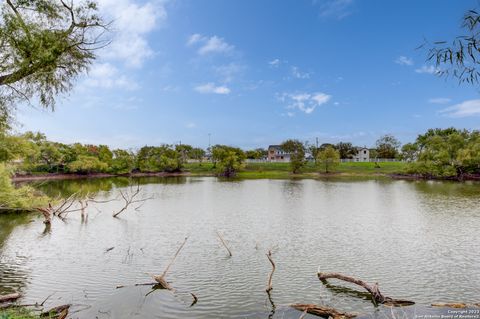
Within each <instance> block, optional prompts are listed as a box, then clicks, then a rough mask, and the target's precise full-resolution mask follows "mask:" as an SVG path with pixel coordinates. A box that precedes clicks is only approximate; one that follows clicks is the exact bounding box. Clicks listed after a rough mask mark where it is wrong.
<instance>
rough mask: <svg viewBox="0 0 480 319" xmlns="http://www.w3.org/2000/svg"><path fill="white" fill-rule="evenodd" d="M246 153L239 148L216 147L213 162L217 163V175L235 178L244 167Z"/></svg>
mask: <svg viewBox="0 0 480 319" xmlns="http://www.w3.org/2000/svg"><path fill="white" fill-rule="evenodd" d="M245 158H246V156H245V153H244V152H243V151H242V150H241V149H240V148H238V147H232V146H227V145H214V146H213V147H212V160H213V161H214V162H215V163H216V169H217V173H218V175H220V176H224V177H233V176H235V175H236V174H237V171H238V170H240V169H241V168H242V167H243V162H244V161H245Z"/></svg>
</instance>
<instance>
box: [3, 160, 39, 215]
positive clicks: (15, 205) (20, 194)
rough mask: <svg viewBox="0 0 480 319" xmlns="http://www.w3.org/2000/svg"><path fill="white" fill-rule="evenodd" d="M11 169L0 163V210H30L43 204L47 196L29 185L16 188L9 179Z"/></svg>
mask: <svg viewBox="0 0 480 319" xmlns="http://www.w3.org/2000/svg"><path fill="white" fill-rule="evenodd" d="M11 174H12V171H11V170H10V169H8V168H7V167H6V166H5V164H4V163H0V190H1V191H0V211H2V210H9V209H25V210H31V209H32V208H34V207H41V206H45V205H47V203H48V198H47V197H46V196H44V195H42V194H41V193H39V192H38V191H35V190H34V189H33V188H31V187H29V186H23V187H19V188H16V187H15V186H13V184H12V181H11V178H10V176H11Z"/></svg>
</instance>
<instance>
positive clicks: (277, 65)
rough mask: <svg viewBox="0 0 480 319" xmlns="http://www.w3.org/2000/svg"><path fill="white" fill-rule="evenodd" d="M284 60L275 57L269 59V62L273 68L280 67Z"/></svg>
mask: <svg viewBox="0 0 480 319" xmlns="http://www.w3.org/2000/svg"><path fill="white" fill-rule="evenodd" d="M281 63H282V62H281V61H280V60H279V59H273V60H272V61H268V64H269V65H270V66H271V67H272V68H278V67H279V66H280V64H281Z"/></svg>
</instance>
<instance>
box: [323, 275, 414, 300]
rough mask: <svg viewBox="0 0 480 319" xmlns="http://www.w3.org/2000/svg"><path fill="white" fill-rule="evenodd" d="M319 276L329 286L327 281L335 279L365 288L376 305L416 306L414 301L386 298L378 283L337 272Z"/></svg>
mask: <svg viewBox="0 0 480 319" xmlns="http://www.w3.org/2000/svg"><path fill="white" fill-rule="evenodd" d="M317 276H318V279H320V281H322V283H324V284H327V279H331V278H334V279H339V280H343V281H346V282H350V283H352V284H355V285H358V286H360V287H363V288H364V289H365V290H367V291H368V292H369V293H370V294H371V295H372V300H373V302H374V303H376V304H384V305H387V306H410V305H414V304H415V303H414V302H413V301H409V300H401V299H393V298H390V297H385V296H384V295H383V294H382V293H381V292H380V289H379V288H378V283H375V284H373V285H369V284H367V283H366V282H364V281H363V280H360V279H356V278H353V277H349V276H345V275H342V274H339V273H335V272H333V273H323V272H318V273H317Z"/></svg>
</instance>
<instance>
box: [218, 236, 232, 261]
mask: <svg viewBox="0 0 480 319" xmlns="http://www.w3.org/2000/svg"><path fill="white" fill-rule="evenodd" d="M217 236H218V238H220V241H221V242H222V244H223V246H224V247H225V249H226V250H227V251H228V254H229V255H230V257H232V252H231V251H230V249H229V248H228V246H227V244H226V243H225V240H223V237H222V235H221V234H220V233H219V232H218V231H217Z"/></svg>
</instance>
